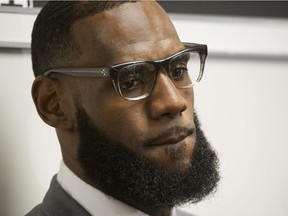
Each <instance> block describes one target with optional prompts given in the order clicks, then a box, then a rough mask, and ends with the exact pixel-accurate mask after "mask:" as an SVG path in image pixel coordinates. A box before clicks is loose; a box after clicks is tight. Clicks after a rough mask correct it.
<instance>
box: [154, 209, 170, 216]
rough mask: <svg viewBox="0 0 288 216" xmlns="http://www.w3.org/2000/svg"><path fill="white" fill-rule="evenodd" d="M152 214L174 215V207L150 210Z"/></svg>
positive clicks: (161, 215) (156, 215)
mask: <svg viewBox="0 0 288 216" xmlns="http://www.w3.org/2000/svg"><path fill="white" fill-rule="evenodd" d="M149 215H150V216H172V209H171V208H167V209H158V210H156V211H153V212H150V213H149Z"/></svg>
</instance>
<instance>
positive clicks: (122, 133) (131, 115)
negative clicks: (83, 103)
mask: <svg viewBox="0 0 288 216" xmlns="http://www.w3.org/2000/svg"><path fill="white" fill-rule="evenodd" d="M97 103H98V105H97V106H96V108H95V109H94V111H93V112H91V111H89V116H91V119H92V121H93V122H94V124H95V125H96V126H97V127H98V128H99V129H100V130H102V131H103V132H105V133H106V134H107V135H108V136H109V137H110V138H111V139H113V140H115V141H119V142H121V143H123V144H124V145H126V147H128V148H129V149H132V150H135V149H137V148H139V145H136V144H137V143H138V142H139V140H141V137H143V136H144V134H145V131H147V127H145V125H146V124H145V122H146V121H145V117H146V115H145V111H144V109H143V106H142V105H141V104H138V103H137V102H136V103H132V105H131V104H130V103H127V101H123V100H122V99H121V98H120V97H119V96H118V95H117V97H116V98H113V99H112V98H111V99H106V100H104V101H103V100H102V101H98V102H97ZM100 104H101V105H100Z"/></svg>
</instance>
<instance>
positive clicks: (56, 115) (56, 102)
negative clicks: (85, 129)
mask: <svg viewBox="0 0 288 216" xmlns="http://www.w3.org/2000/svg"><path fill="white" fill-rule="evenodd" d="M63 97H64V96H63V94H61V91H60V84H59V81H58V80H56V79H52V78H49V77H44V76H39V77H37V78H36V79H35V80H34V82H33V85H32V98H33V101H34V104H35V106H36V109H37V112H38V114H39V116H40V117H41V118H42V120H43V121H44V122H46V123H47V124H48V125H50V126H52V127H54V128H59V129H64V130H69V129H73V120H72V116H69V115H67V114H66V112H65V111H64V110H63V109H62V106H61V104H60V101H61V103H65V102H66V103H68V101H67V100H63Z"/></svg>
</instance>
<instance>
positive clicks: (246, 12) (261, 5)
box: [34, 1, 288, 18]
mask: <svg viewBox="0 0 288 216" xmlns="http://www.w3.org/2000/svg"><path fill="white" fill-rule="evenodd" d="M158 3H159V4H160V5H161V6H162V7H163V8H164V9H165V10H166V11H168V12H170V13H182V14H203V15H227V16H250V17H270V18H273V17H274V18H288V2H287V1H158ZM45 4H46V1H34V7H43V6H44V5H45Z"/></svg>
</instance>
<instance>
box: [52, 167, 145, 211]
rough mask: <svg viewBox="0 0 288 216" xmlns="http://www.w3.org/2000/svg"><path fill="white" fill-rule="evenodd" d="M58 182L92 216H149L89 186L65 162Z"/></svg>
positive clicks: (59, 173)
mask: <svg viewBox="0 0 288 216" xmlns="http://www.w3.org/2000/svg"><path fill="white" fill-rule="evenodd" d="M57 180H58V182H59V184H60V185H61V186H62V188H63V189H64V190H65V191H66V192H67V193H68V194H69V195H70V196H71V197H73V199H75V200H76V201H77V202H78V203H79V204H80V205H81V206H83V207H84V208H85V209H86V210H87V211H88V212H89V213H90V214H91V215H105V216H115V215H117V216H148V215H147V214H145V213H143V212H141V211H139V210H137V209H135V208H133V207H131V206H128V205H126V204H125V203H123V202H121V201H119V200H115V199H113V198H111V197H108V196H107V195H106V194H104V193H103V192H102V191H100V190H98V189H96V188H94V187H92V186H91V185H89V184H87V183H86V182H84V181H83V180H82V179H80V178H79V177H78V176H76V175H75V174H74V173H73V172H72V171H71V170H70V169H69V168H68V167H67V166H66V165H65V164H64V162H63V161H62V162H61V164H60V169H59V172H58V175H57Z"/></svg>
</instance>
